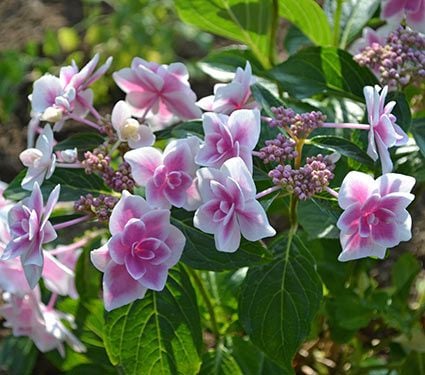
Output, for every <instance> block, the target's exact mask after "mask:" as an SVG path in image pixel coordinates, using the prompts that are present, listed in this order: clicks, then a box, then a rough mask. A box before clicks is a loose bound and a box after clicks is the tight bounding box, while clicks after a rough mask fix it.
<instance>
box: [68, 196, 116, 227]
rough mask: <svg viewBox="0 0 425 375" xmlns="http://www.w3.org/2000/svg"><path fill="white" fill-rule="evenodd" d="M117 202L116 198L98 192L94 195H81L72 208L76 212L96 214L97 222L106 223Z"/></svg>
mask: <svg viewBox="0 0 425 375" xmlns="http://www.w3.org/2000/svg"><path fill="white" fill-rule="evenodd" d="M117 202H118V198H116V197H113V196H110V195H105V194H100V195H99V196H97V197H94V196H93V195H92V194H87V195H85V196H83V195H82V196H81V197H80V199H79V200H77V201H76V202H75V203H74V209H75V211H77V212H85V213H90V214H93V215H94V216H96V218H97V219H98V220H99V222H102V223H106V222H108V221H109V218H110V217H111V212H112V210H113V208H114V207H115V205H116V204H117Z"/></svg>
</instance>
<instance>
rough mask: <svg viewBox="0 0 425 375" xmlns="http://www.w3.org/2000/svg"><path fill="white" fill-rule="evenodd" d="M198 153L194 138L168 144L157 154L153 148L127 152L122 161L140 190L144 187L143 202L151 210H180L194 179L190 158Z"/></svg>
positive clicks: (192, 163)
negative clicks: (144, 197)
mask: <svg viewBox="0 0 425 375" xmlns="http://www.w3.org/2000/svg"><path fill="white" fill-rule="evenodd" d="M198 150H199V140H198V138H196V137H190V138H188V139H178V140H174V141H171V142H170V143H169V144H168V145H167V147H165V149H164V152H163V153H161V151H159V150H158V149H156V148H153V147H142V148H139V149H136V150H132V151H128V152H127V153H126V154H125V155H124V159H125V161H126V162H127V163H129V164H130V167H131V174H132V176H133V178H134V180H135V181H136V183H137V184H139V185H140V186H145V187H146V200H147V201H148V203H149V204H150V205H151V206H152V207H159V208H170V207H171V205H173V206H175V207H184V206H185V204H186V202H187V199H188V194H189V193H188V190H189V188H190V187H191V185H192V181H193V178H194V177H195V173H196V169H197V165H196V164H195V161H194V158H195V155H196V153H197V152H198Z"/></svg>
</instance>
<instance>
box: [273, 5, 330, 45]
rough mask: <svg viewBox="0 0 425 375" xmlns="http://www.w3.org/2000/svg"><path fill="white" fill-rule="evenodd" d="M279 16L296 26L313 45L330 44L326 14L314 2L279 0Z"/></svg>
mask: <svg viewBox="0 0 425 375" xmlns="http://www.w3.org/2000/svg"><path fill="white" fill-rule="evenodd" d="M279 15H280V16H281V17H283V18H286V19H287V20H288V21H290V22H291V23H293V24H294V25H295V26H297V27H298V28H299V29H300V30H301V31H302V32H303V33H304V34H305V35H306V36H307V37H308V38H309V39H310V40H311V41H312V42H313V43H314V44H316V45H318V46H326V45H330V44H332V32H331V28H330V27H329V23H328V19H327V18H326V14H325V12H324V11H323V9H322V8H321V7H320V6H319V5H318V4H317V3H316V2H315V1H314V0H280V1H279Z"/></svg>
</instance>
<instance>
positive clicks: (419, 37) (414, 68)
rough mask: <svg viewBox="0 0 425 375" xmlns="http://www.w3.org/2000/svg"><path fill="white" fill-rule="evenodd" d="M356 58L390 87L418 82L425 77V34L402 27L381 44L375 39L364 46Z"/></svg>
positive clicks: (394, 87) (395, 87)
mask: <svg viewBox="0 0 425 375" xmlns="http://www.w3.org/2000/svg"><path fill="white" fill-rule="evenodd" d="M354 59H355V60H356V61H357V62H358V63H359V64H360V65H363V66H367V67H369V68H370V69H372V70H373V71H374V72H375V73H376V74H377V76H378V77H379V79H380V81H381V83H382V84H384V85H388V86H389V87H390V88H391V89H397V88H399V87H404V86H406V85H407V84H409V83H411V82H413V83H415V84H418V83H420V82H421V81H423V80H424V79H425V35H423V34H421V33H418V32H416V31H414V30H411V29H409V28H408V27H402V26H400V27H398V28H397V29H396V30H395V31H393V32H391V33H390V34H389V35H388V36H387V38H386V39H385V41H383V42H382V43H379V42H378V41H374V42H372V43H371V44H370V45H367V46H366V47H364V48H363V49H361V50H360V52H359V53H358V54H356V55H355V57H354Z"/></svg>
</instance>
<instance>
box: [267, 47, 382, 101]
mask: <svg viewBox="0 0 425 375" xmlns="http://www.w3.org/2000/svg"><path fill="white" fill-rule="evenodd" d="M270 75H271V77H273V78H274V79H276V80H277V81H278V82H279V83H280V84H281V85H282V88H283V89H284V90H285V91H287V92H288V93H289V94H290V95H291V96H295V97H297V98H300V99H302V98H308V97H311V96H313V95H315V94H319V93H325V94H333V95H337V96H342V97H347V98H351V99H354V100H358V101H364V98H363V87H364V86H366V85H374V84H377V83H378V81H377V79H376V77H375V76H374V75H373V74H372V73H371V72H370V71H369V70H368V69H366V68H364V67H361V66H359V65H358V64H357V63H356V62H355V61H354V60H353V57H352V56H351V55H350V54H349V53H348V52H345V51H343V50H339V49H337V48H333V47H310V48H306V49H303V50H301V51H300V52H298V53H296V54H295V55H292V56H290V57H289V59H288V60H286V61H285V62H283V63H282V64H280V65H278V66H276V67H275V68H273V69H272V70H271V71H270Z"/></svg>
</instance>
